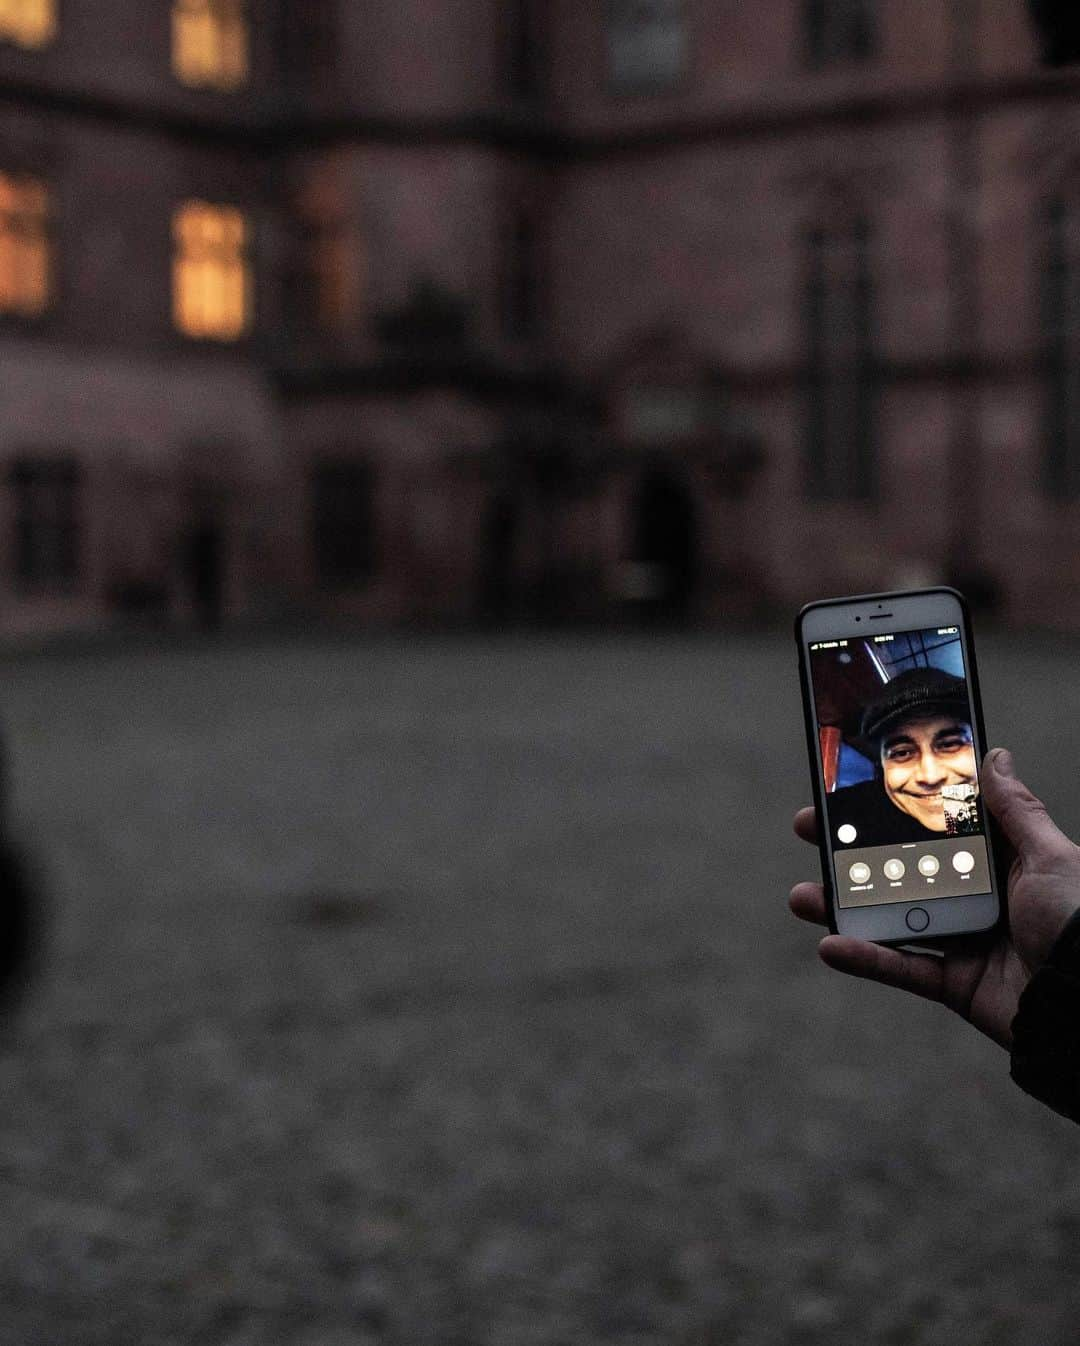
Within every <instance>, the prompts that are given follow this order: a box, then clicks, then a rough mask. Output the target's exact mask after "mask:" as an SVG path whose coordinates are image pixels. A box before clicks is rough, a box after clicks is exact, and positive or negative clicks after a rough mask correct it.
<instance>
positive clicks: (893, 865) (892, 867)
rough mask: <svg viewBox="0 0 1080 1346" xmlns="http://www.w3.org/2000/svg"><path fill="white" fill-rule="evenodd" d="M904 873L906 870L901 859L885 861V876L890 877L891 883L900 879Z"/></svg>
mask: <svg viewBox="0 0 1080 1346" xmlns="http://www.w3.org/2000/svg"><path fill="white" fill-rule="evenodd" d="M905 873H906V870H905V868H904V862H903V860H886V861H885V877H886V878H887V879H892V881H893V883H896V881H897V880H898V879H902V878H903V877H904V874H905Z"/></svg>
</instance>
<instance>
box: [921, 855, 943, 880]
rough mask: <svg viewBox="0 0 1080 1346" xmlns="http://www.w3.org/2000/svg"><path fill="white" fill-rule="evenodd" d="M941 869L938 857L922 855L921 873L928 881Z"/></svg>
mask: <svg viewBox="0 0 1080 1346" xmlns="http://www.w3.org/2000/svg"><path fill="white" fill-rule="evenodd" d="M940 868H941V865H940V864H939V863H938V858H937V856H936V855H922V856H920V857H919V873H920V874H922V875H924V876H925V877H926V878H928V879H932V878H933V877H934V875H935V874H936V873H937V872H938V870H939V869H940Z"/></svg>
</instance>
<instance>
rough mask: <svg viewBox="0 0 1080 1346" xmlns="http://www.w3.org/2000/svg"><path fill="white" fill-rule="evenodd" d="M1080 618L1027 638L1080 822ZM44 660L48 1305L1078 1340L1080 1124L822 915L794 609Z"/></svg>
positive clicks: (30, 1126)
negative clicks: (618, 633)
mask: <svg viewBox="0 0 1080 1346" xmlns="http://www.w3.org/2000/svg"><path fill="white" fill-rule="evenodd" d="M1074 654H1075V651H1074V650H1073V649H1072V648H1069V649H1067V650H1065V649H1056V648H1055V647H1053V646H1052V645H1051V644H1049V643H1048V642H1044V643H1043V644H1042V645H1041V646H1036V647H1033V646H1031V644H1030V642H1028V644H1027V645H1026V646H1024V647H1023V648H1021V647H1020V643H1019V642H1017V641H1015V640H1007V639H1005V638H998V639H996V640H991V641H988V642H986V645H985V648H984V651H983V662H984V665H985V668H984V678H985V680H986V682H987V687H986V691H987V703H988V704H987V711H988V718H989V719H990V722H991V725H992V727H995V728H996V729H997V730H998V731H999V732H998V733H997V734H996V735H995V736H996V737H998V738H1000V739H1003V740H1006V741H1010V742H1011V743H1012V744H1013V745H1014V746H1015V748H1016V751H1017V757H1018V761H1019V764H1020V767H1021V770H1022V771H1024V772H1025V773H1026V774H1027V775H1028V776H1029V777H1030V779H1031V781H1032V783H1033V784H1034V785H1035V786H1036V787H1037V788H1039V789H1041V790H1042V791H1044V793H1045V794H1046V796H1047V798H1048V800H1049V801H1050V803H1051V804H1052V806H1053V807H1054V808H1056V809H1057V810H1058V811H1059V813H1060V814H1061V816H1062V818H1063V819H1064V820H1065V821H1066V822H1067V823H1068V824H1070V825H1071V826H1072V827H1073V828H1074V829H1077V828H1078V827H1080V792H1076V790H1075V771H1074V768H1073V765H1072V764H1073V762H1074V761H1075V760H1076V756H1077V753H1078V751H1080V678H1077V676H1076V665H1075V659H1074ZM0 668H2V673H3V686H4V692H3V697H2V699H3V704H4V712H5V715H6V719H7V724H8V729H9V735H10V739H11V747H12V757H13V769H14V772H15V776H16V781H17V797H16V805H17V815H18V818H19V821H20V825H21V827H22V829H23V831H24V833H25V834H26V835H27V836H29V837H30V838H31V840H32V842H33V843H34V844H35V845H36V846H37V847H38V849H39V851H40V855H41V860H42V864H43V868H44V872H45V874H46V878H47V883H48V886H49V889H50V892H51V894H52V920H51V929H50V934H49V939H48V942H47V944H46V947H45V949H44V951H43V965H42V969H41V971H40V973H39V975H38V977H37V979H36V981H35V983H34V985H33V988H32V991H31V993H30V995H29V997H28V999H27V1001H26V1003H25V1006H24V1008H23V1010H22V1013H21V1014H20V1015H19V1016H18V1017H17V1018H16V1019H14V1020H13V1021H12V1022H11V1024H10V1025H9V1027H8V1028H7V1030H6V1033H5V1035H4V1038H3V1041H2V1042H0V1090H2V1098H3V1104H2V1110H0V1201H2V1203H3V1210H4V1234H5V1236H4V1238H3V1239H2V1240H0V1301H2V1308H0V1340H2V1341H3V1342H5V1343H8V1342H10V1343H18V1346H32V1344H34V1343H41V1344H42V1346H45V1344H46V1343H47V1344H48V1346H54V1344H56V1343H60V1344H62V1346H68V1344H71V1346H81V1343H102V1346H105V1344H106V1343H107V1346H124V1344H125V1343H138V1346H151V1344H153V1343H185V1346H188V1344H190V1343H202V1342H205V1343H224V1344H227V1346H248V1344H251V1346H255V1344H256V1343H257V1344H258V1346H264V1344H265V1343H273V1344H274V1346H277V1344H278V1343H281V1346H291V1344H292V1343H296V1346H344V1343H349V1344H350V1346H357V1344H359V1346H363V1344H364V1343H376V1342H377V1343H383V1342H385V1343H395V1344H397V1343H400V1344H401V1346H426V1344H427V1343H440V1344H442V1343H459V1344H460V1346H465V1344H466V1343H470V1344H471V1343H478V1344H479V1346H487V1344H488V1343H491V1346H533V1344H536V1346H540V1344H542V1346H560V1344H563V1343H565V1344H569V1343H603V1342H620V1343H654V1342H655V1343H665V1346H667V1344H674V1346H720V1344H721V1343H723V1346H739V1344H741V1343H745V1344H746V1346H756V1344H757V1343H761V1344H762V1346H765V1344H766V1343H768V1346H776V1343H778V1342H792V1343H816V1342H821V1343H826V1342H827V1343H830V1346H834V1344H837V1343H839V1344H841V1346H843V1344H845V1343H851V1344H852V1346H855V1344H856V1343H857V1344H858V1346H865V1344H866V1343H870V1342H872V1343H893V1344H895V1346H900V1344H901V1343H927V1346H929V1344H930V1343H935V1344H936V1343H941V1342H945V1341H954V1342H965V1343H969V1342H970V1343H1002V1344H1003V1346H1004V1343H1010V1346H1012V1344H1015V1343H1032V1346H1035V1344H1036V1343H1037V1344H1038V1346H1048V1344H1050V1343H1058V1342H1060V1343H1065V1342H1073V1341H1074V1340H1075V1335H1076V1322H1077V1321H1078V1319H1080V1278H1078V1276H1077V1272H1078V1271H1080V1164H1078V1163H1077V1154H1078V1150H1080V1131H1077V1130H1076V1129H1075V1128H1071V1127H1070V1126H1069V1125H1068V1124H1067V1123H1065V1122H1063V1121H1061V1120H1060V1119H1057V1118H1055V1117H1053V1116H1052V1115H1050V1114H1049V1113H1046V1112H1044V1111H1043V1110H1041V1109H1040V1108H1039V1107H1038V1106H1037V1105H1036V1104H1034V1103H1032V1102H1031V1101H1030V1100H1028V1099H1026V1098H1025V1097H1024V1095H1022V1094H1021V1093H1020V1092H1019V1091H1018V1090H1017V1089H1016V1088H1015V1087H1014V1086H1013V1085H1011V1084H1010V1083H1009V1081H1008V1078H1007V1071H1006V1061H1005V1058H1004V1056H1003V1055H1002V1054H1001V1053H999V1052H998V1051H996V1049H994V1048H993V1047H991V1046H990V1045H989V1044H988V1043H986V1042H985V1041H983V1040H982V1039H981V1038H979V1037H978V1036H977V1035H976V1034H975V1033H974V1032H973V1031H972V1030H971V1029H969V1028H967V1027H966V1025H963V1024H961V1023H960V1022H959V1021H957V1020H953V1019H951V1018H950V1017H949V1016H948V1015H947V1014H946V1013H945V1012H944V1011H942V1010H940V1009H938V1008H937V1007H933V1006H929V1005H926V1004H924V1003H920V1002H916V1001H910V1002H909V1001H908V1000H906V999H905V998H903V997H901V996H899V995H898V994H897V993H895V992H889V991H887V990H884V989H882V988H878V987H872V986H868V985H865V984H858V983H853V982H847V981H845V980H844V979H841V978H838V977H836V976H834V975H831V974H829V973H827V972H826V971H825V970H824V969H822V968H821V967H820V965H819V964H818V963H817V960H816V958H815V956H814V952H813V948H814V937H813V933H812V932H811V931H810V930H809V929H807V928H806V927H804V926H800V925H799V924H798V923H797V922H795V921H794V920H793V919H792V918H791V917H790V916H789V915H788V914H787V911H786V906H785V898H786V893H787V889H788V887H789V886H790V884H791V882H793V881H794V879H795V878H797V877H799V876H801V875H803V874H805V873H812V872H813V870H814V866H815V863H816V862H815V860H814V857H813V855H812V853H810V852H809V851H807V852H806V853H802V848H801V847H800V846H799V845H798V843H797V842H795V841H794V839H793V838H791V835H790V832H789V822H788V819H789V814H790V812H791V809H792V807H793V806H794V805H795V804H796V803H797V802H800V801H801V800H802V798H803V796H804V794H805V788H804V785H805V781H806V766H805V761H804V748H803V741H802V737H801V728H800V724H799V718H798V706H797V694H796V684H795V678H794V659H793V654H792V651H791V649H790V637H789V636H788V635H787V634H786V633H782V634H778V635H777V636H775V637H774V638H766V637H764V636H761V637H755V638H740V639H734V640H720V639H712V638H710V639H708V640H697V641H681V642H678V641H677V642H670V643H659V644H651V643H647V642H645V641H644V640H640V641H639V640H632V639H626V640H615V639H611V640H599V639H598V640H589V639H582V640H580V641H579V640H562V641H555V640H552V641H545V640H535V641H531V642H530V641H522V642H519V643H511V642H506V643H500V642H489V643H484V642H468V641H461V642H457V643H455V642H427V641H416V640H410V641H404V640H402V641H395V640H385V641H378V642H374V643H368V644H354V645H349V644H333V643H326V644H322V645H308V646H299V645H294V646H279V647H275V648H268V647H258V648H249V649H236V648H228V649H220V650H201V651H200V650H195V651H187V652H172V653H168V654H156V655H155V654H150V653H127V654H122V655H121V654H101V653H99V654H93V655H87V654H82V655H70V656H51V657H48V658H46V657H41V656H34V657H20V658H14V657H9V658H7V659H6V660H5V661H4V662H3V663H2V665H0ZM1070 791H1071V793H1070Z"/></svg>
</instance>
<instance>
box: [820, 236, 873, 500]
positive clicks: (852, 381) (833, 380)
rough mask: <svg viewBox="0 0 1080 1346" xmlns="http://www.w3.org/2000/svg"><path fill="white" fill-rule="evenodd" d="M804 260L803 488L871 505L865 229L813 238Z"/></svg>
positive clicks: (870, 357) (870, 344)
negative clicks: (804, 425)
mask: <svg viewBox="0 0 1080 1346" xmlns="http://www.w3.org/2000/svg"><path fill="white" fill-rule="evenodd" d="M806 254H807V256H806V351H807V409H806V410H807V420H806V455H805V464H806V487H807V490H808V491H809V493H810V494H811V495H815V496H819V497H822V498H827V499H854V500H868V499H872V498H873V496H874V495H875V493H876V489H877V463H876V451H875V404H876V396H877V377H876V369H875V362H874V353H873V338H872V318H873V315H872V294H871V275H870V246H869V233H868V230H867V227H866V224H865V222H862V221H859V222H857V223H855V224H852V225H847V226H841V227H838V228H834V229H831V230H828V231H827V230H824V229H815V230H812V231H811V232H810V234H809V235H808V236H807V243H806Z"/></svg>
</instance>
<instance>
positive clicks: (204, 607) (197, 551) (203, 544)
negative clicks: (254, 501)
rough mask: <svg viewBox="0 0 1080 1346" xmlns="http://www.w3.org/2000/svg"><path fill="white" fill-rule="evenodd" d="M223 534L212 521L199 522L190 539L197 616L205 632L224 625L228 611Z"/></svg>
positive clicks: (187, 556)
mask: <svg viewBox="0 0 1080 1346" xmlns="http://www.w3.org/2000/svg"><path fill="white" fill-rule="evenodd" d="M221 552H222V545H221V532H220V529H219V528H218V526H217V523H216V521H215V520H214V519H212V518H203V519H200V520H198V522H197V523H196V524H195V526H194V527H193V528H192V530H191V533H190V534H189V536H188V538H187V545H186V548H185V561H186V567H185V568H186V570H187V579H188V583H189V585H190V588H191V598H192V602H193V604H194V608H195V615H196V618H197V620H198V623H199V625H200V626H201V627H202V629H203V630H204V631H216V630H217V629H218V627H219V626H220V625H221V618H222V615H223V607H224V577H223V567H222V555H221Z"/></svg>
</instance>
